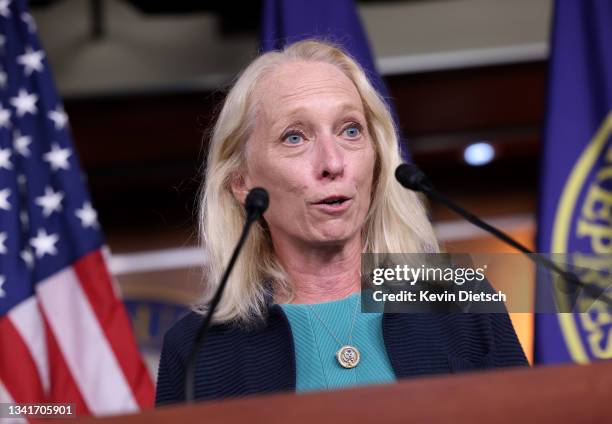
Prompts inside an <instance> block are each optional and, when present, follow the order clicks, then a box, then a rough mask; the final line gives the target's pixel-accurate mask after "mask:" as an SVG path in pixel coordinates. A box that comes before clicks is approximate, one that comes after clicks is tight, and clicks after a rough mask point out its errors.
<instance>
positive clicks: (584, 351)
mask: <svg viewBox="0 0 612 424" xmlns="http://www.w3.org/2000/svg"><path fill="white" fill-rule="evenodd" d="M541 166H542V167H541V181H540V196H539V201H540V204H539V217H538V219H539V222H538V240H537V242H538V249H539V251H541V252H547V253H548V252H551V253H561V254H568V255H569V256H568V257H569V258H572V259H571V261H578V262H580V261H582V262H583V263H579V264H578V265H586V266H587V267H588V268H589V269H590V270H591V271H593V270H594V271H595V272H590V273H588V274H585V275H579V277H580V278H581V279H582V280H583V281H584V282H585V283H588V284H593V285H598V286H599V287H601V288H604V289H606V288H608V287H610V286H611V285H612V259H611V258H612V256H611V254H612V2H611V1H610V0H587V1H584V0H557V1H556V3H555V13H554V29H553V34H552V38H551V57H550V68H549V86H548V110H547V120H546V127H545V134H544V144H543V157H542V162H541ZM581 258H588V263H586V262H585V261H587V260H586V259H581ZM540 283H541V284H542V285H541V286H538V291H537V295H536V301H537V302H539V303H540V305H541V303H542V302H550V301H554V300H553V299H551V298H550V297H547V295H546V294H545V293H547V292H549V291H547V290H545V287H544V286H543V284H544V282H542V281H540ZM560 293H562V292H560ZM556 301H557V302H558V301H559V299H556ZM540 309H541V308H540ZM611 336H612V309H611V308H609V307H606V306H603V303H599V304H596V306H595V307H593V308H591V309H590V310H589V312H587V313H559V314H537V315H536V318H535V361H536V362H537V363H541V364H545V363H559V362H577V363H588V362H591V361H593V360H598V359H609V358H612V337H611Z"/></svg>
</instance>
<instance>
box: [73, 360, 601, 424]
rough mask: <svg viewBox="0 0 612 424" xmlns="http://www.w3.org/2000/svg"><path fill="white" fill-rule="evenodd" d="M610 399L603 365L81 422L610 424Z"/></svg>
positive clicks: (506, 371) (510, 371)
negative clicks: (488, 423) (579, 423)
mask: <svg viewBox="0 0 612 424" xmlns="http://www.w3.org/2000/svg"><path fill="white" fill-rule="evenodd" d="M611 399H612V362H598V363H593V364H590V365H564V366H548V367H540V368H534V369H526V368H521V369H517V368H514V369H508V368H507V369H503V370H493V371H487V372H477V373H472V374H462V375H444V376H434V377H427V378H418V379H410V380H402V381H400V382H398V383H396V384H384V385H376V386H365V387H358V388H352V389H344V390H337V391H329V392H317V393H308V394H300V395H296V394H293V393H285V394H276V395H266V396H251V397H247V398H241V399H231V400H229V399H228V400H221V401H208V402H201V403H196V404H191V405H179V406H169V407H164V408H159V409H156V410H148V411H144V412H143V413H141V414H138V415H128V416H120V417H108V418H103V419H94V418H86V419H81V420H77V422H84V423H85V422H100V423H107V424H112V423H132V424H137V423H162V422H169V423H175V424H178V423H184V422H193V421H200V422H203V423H206V424H212V423H223V424H227V423H241V424H243V423H245V422H246V423H249V424H252V423H268V424H270V423H283V424H286V423H291V424H300V423H309V424H312V423H315V424H320V423H322V422H347V423H351V424H355V423H371V422H377V423H420V422H453V423H462V422H465V423H468V422H469V423H474V422H491V423H513V424H514V423H517V422H520V423H521V424H527V423H538V424H542V423H553V422H554V423H555V424H557V423H560V422H581V423H587V422H593V423H598V424H601V423H603V422H610V420H611V419H612V412H611V411H610V410H609V402H610V400H611ZM70 422H72V423H75V420H74V419H73V420H70Z"/></svg>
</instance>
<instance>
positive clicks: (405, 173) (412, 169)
mask: <svg viewBox="0 0 612 424" xmlns="http://www.w3.org/2000/svg"><path fill="white" fill-rule="evenodd" d="M395 178H396V179H397V181H399V183H400V184H401V185H403V186H404V187H406V188H407V189H409V190H413V191H423V190H427V189H429V188H431V183H430V182H429V180H428V179H427V176H426V175H425V174H424V173H423V171H421V169H420V168H419V167H418V166H416V165H413V164H409V163H402V164H401V165H399V166H398V167H397V168H396V169H395Z"/></svg>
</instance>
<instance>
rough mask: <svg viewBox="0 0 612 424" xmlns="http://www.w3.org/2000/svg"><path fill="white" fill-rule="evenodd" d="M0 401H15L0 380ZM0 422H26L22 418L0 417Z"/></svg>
mask: <svg viewBox="0 0 612 424" xmlns="http://www.w3.org/2000/svg"><path fill="white" fill-rule="evenodd" d="M0 403H15V400H13V397H12V396H11V394H10V393H9V392H8V390H7V389H6V386H5V385H4V384H3V383H2V380H0ZM0 422H2V423H3V424H4V423H27V422H28V421H27V420H26V419H24V418H0Z"/></svg>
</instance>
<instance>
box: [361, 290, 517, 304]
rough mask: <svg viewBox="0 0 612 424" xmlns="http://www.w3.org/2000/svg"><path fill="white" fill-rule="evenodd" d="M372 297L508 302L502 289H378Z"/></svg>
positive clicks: (383, 298) (404, 299) (381, 298)
mask: <svg viewBox="0 0 612 424" xmlns="http://www.w3.org/2000/svg"><path fill="white" fill-rule="evenodd" d="M372 298H373V299H374V301H376V302H506V294H505V293H504V292H502V291H501V290H498V291H497V293H490V292H484V291H480V292H476V291H473V290H458V291H457V292H448V291H444V292H443V293H432V292H431V291H429V290H422V291H419V292H416V293H415V292H413V291H408V290H400V291H399V292H395V293H384V292H383V291H382V290H376V291H374V292H373V293H372Z"/></svg>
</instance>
